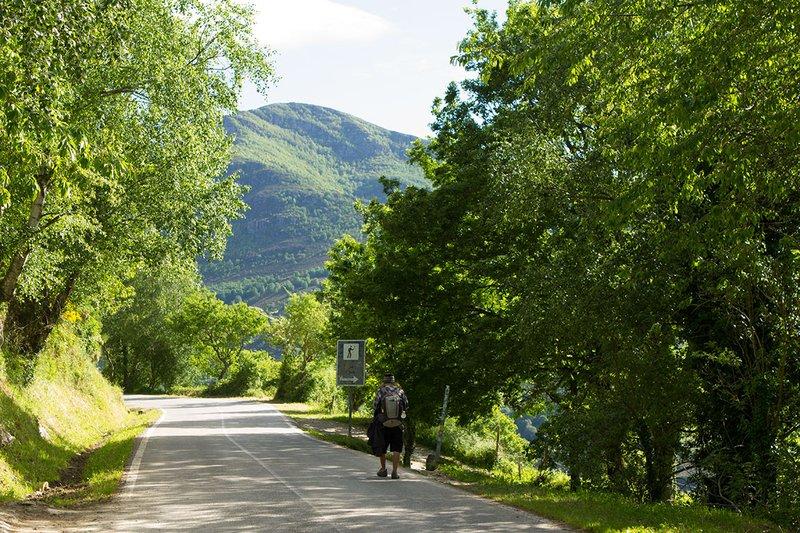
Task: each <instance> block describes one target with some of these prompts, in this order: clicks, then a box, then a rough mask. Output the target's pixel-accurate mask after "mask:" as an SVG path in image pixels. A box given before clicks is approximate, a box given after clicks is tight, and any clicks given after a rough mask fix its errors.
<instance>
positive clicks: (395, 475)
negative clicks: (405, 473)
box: [392, 472, 400, 479]
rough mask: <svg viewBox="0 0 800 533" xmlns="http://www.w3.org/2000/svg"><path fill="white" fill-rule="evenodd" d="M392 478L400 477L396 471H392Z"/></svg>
mask: <svg viewBox="0 0 800 533" xmlns="http://www.w3.org/2000/svg"><path fill="white" fill-rule="evenodd" d="M392 479H400V474H398V473H397V472H392Z"/></svg>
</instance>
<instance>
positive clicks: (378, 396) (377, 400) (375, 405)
mask: <svg viewBox="0 0 800 533" xmlns="http://www.w3.org/2000/svg"><path fill="white" fill-rule="evenodd" d="M380 403H381V389H378V391H377V392H376V393H375V399H374V400H372V412H373V414H374V413H377V412H378V405H379V404H380Z"/></svg>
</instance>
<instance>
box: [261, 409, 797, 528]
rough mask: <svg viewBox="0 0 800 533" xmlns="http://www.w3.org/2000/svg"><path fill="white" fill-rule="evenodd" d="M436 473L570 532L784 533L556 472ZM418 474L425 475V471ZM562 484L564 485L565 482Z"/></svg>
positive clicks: (308, 415) (342, 418) (294, 412)
mask: <svg viewBox="0 0 800 533" xmlns="http://www.w3.org/2000/svg"><path fill="white" fill-rule="evenodd" d="M276 406H277V407H278V408H279V409H280V410H281V412H283V413H284V414H286V415H287V416H289V417H291V418H293V419H296V420H298V421H303V420H308V419H316V420H334V421H337V422H343V423H347V415H342V414H330V413H328V412H327V410H325V409H319V408H315V407H313V406H308V405H306V404H278V403H276ZM357 420H358V423H360V424H363V425H368V424H369V418H368V417H364V416H361V415H359V416H358V417H357V416H356V415H355V414H354V416H353V424H354V425H356V421H357ZM304 431H306V433H308V434H309V435H311V436H313V437H315V438H318V439H320V440H324V441H327V442H332V443H334V444H338V445H340V446H345V447H347V448H351V449H354V450H357V451H360V452H364V453H368V454H369V453H370V449H369V445H368V444H367V442H366V441H365V440H364V439H362V438H357V437H348V436H347V435H339V434H335V433H327V432H324V431H318V430H315V429H311V428H306V429H304ZM438 473H439V474H441V475H437V476H432V477H435V478H436V479H440V480H441V479H442V478H443V477H444V479H445V480H446V481H448V482H450V483H451V484H452V485H454V486H456V487H459V488H461V489H464V490H468V491H470V492H472V493H474V494H477V495H479V496H482V497H485V498H489V499H492V500H495V501H498V502H500V503H504V504H507V505H511V506H513V507H517V508H519V509H524V510H526V511H531V512H533V513H535V514H537V515H539V516H542V517H545V518H549V519H551V520H555V521H558V522H561V523H564V524H567V525H568V526H570V527H573V528H577V529H581V530H584V531H591V532H597V533H697V532H702V533H766V532H776V533H778V532H782V531H786V530H785V529H781V528H780V527H779V526H777V525H775V524H773V523H772V522H769V521H766V520H762V519H757V518H751V517H748V516H745V515H741V514H737V513H734V512H731V511H727V510H720V509H710V508H708V507H704V506H702V505H693V504H668V503H664V504H647V503H638V502H636V501H633V500H631V499H628V498H625V497H623V496H620V495H615V494H607V493H602V492H591V491H580V492H569V491H568V490H566V489H565V487H566V486H567V483H566V482H565V478H566V476H565V475H564V474H561V473H554V474H549V475H545V476H541V477H538V479H537V477H536V476H534V479H531V476H527V475H526V476H523V481H520V480H518V479H515V477H514V476H509V475H506V474H503V473H501V472H497V471H495V472H491V471H489V470H485V469H482V468H476V467H473V466H469V465H465V464H463V463H460V462H457V461H453V460H451V459H447V458H445V459H444V460H443V461H442V463H441V464H440V466H439V469H438ZM423 474H426V475H429V474H427V473H425V472H423ZM567 481H568V480H567Z"/></svg>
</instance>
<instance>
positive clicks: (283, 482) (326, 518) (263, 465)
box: [217, 409, 344, 532]
mask: <svg viewBox="0 0 800 533" xmlns="http://www.w3.org/2000/svg"><path fill="white" fill-rule="evenodd" d="M217 411H218V412H219V418H220V423H221V424H222V432H223V433H224V434H225V437H227V439H228V440H229V441H231V443H233V445H234V446H236V447H237V448H239V449H240V450H241V451H243V452H244V453H245V454H247V455H248V456H249V457H250V458H251V459H252V460H253V461H255V462H256V463H258V465H259V466H261V468H263V469H264V470H266V472H267V473H268V474H269V475H270V476H272V477H273V478H274V479H275V480H277V481H278V482H279V483H280V484H281V485H283V486H284V487H286V488H287V489H289V490H290V491H291V492H292V494H294V495H295V496H297V497H298V498H299V499H300V501H302V502H303V503H305V504H306V505H308V507H309V508H310V509H311V511H312V512H313V513H314V514H316V515H317V516H318V517H319V518H320V520H322V521H323V522H326V523H328V524H329V525H330V526H331V528H333V530H334V531H340V532H341V531H344V530H343V529H341V528H340V527H339V525H338V524H336V523H335V522H334V520H333V518H331V517H330V516H327V515H322V514H319V512H318V511H317V509H316V507H315V506H314V504H313V503H312V502H310V501H309V500H308V499H306V498H305V497H304V496H303V494H302V493H301V492H300V491H298V490H297V489H295V488H294V487H293V486H292V485H290V484H289V483H288V482H287V481H286V480H285V479H283V478H282V477H281V476H279V475H278V474H276V473H275V471H274V470H273V469H271V468H270V467H269V466H268V465H267V464H266V463H265V462H264V461H262V460H261V459H259V458H258V457H256V456H255V455H253V454H252V453H250V450H248V449H247V448H245V447H244V446H242V445H241V444H239V443H238V442H236V439H234V438H233V437H232V436H231V435H230V434H228V429H227V428H226V427H225V413H223V412H222V411H221V410H219V409H218V410H217ZM294 429H297V428H294ZM297 431H298V433H300V434H301V435H305V433H304V432H303V431H300V430H297Z"/></svg>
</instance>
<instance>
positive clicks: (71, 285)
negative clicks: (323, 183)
mask: <svg viewBox="0 0 800 533" xmlns="http://www.w3.org/2000/svg"><path fill="white" fill-rule="evenodd" d="M249 24H250V14H249V11H248V10H246V9H243V8H240V7H238V6H236V5H235V4H233V3H231V2H228V1H219V2H214V3H207V2H192V1H190V2H184V1H180V2H178V1H172V0H137V1H134V2H113V1H112V2H105V1H103V2H100V1H95V0H70V1H68V2H50V1H45V2H37V3H36V4H35V5H31V4H29V3H27V2H21V1H20V2H13V1H12V2H10V3H7V5H4V10H3V11H2V14H0V37H2V39H0V44H1V45H2V49H3V53H2V54H1V55H0V59H2V60H3V64H2V65H0V71H2V72H4V73H6V76H4V77H3V81H2V86H3V87H2V89H0V94H2V95H3V96H4V98H5V102H7V104H8V105H4V108H3V120H4V126H5V128H4V132H3V134H0V143H2V145H0V154H2V155H0V158H1V160H0V164H2V167H3V169H4V172H3V174H2V175H3V176H4V177H3V181H4V182H5V183H7V184H8V185H5V186H3V191H4V192H3V195H4V196H3V197H4V198H6V201H5V202H4V206H5V207H4V208H3V209H2V211H0V217H2V219H1V220H0V223H2V225H3V227H4V229H6V231H4V232H3V235H2V236H1V237H0V269H1V270H2V272H3V275H2V293H0V300H2V301H3V302H6V303H7V305H8V311H7V313H6V316H5V321H4V326H3V329H4V335H5V337H6V339H7V340H9V341H11V343H12V344H13V345H15V346H16V348H17V349H18V350H19V351H21V352H22V353H23V354H27V356H28V357H29V358H31V357H33V356H34V355H35V354H36V353H37V352H38V351H39V350H40V349H41V346H42V345H43V343H44V342H45V340H46V338H47V335H48V334H49V332H50V330H51V329H52V327H53V325H54V324H55V323H56V322H57V321H58V319H59V317H60V315H61V313H62V311H63V309H64V307H65V304H66V302H67V301H68V300H70V299H71V298H74V297H80V294H81V293H84V294H87V293H91V292H93V290H94V289H96V288H97V286H98V281H99V280H101V279H102V278H105V277H107V276H108V275H109V274H112V275H114V274H120V273H121V272H124V270H125V269H126V268H128V266H127V265H130V264H132V263H136V262H139V261H158V260H159V258H161V257H163V256H164V255H165V254H167V253H170V254H174V255H176V256H181V257H191V258H193V257H195V256H196V255H198V254H200V253H203V252H204V251H210V253H211V254H212V255H218V254H219V253H220V252H221V250H222V248H223V247H224V240H225V237H226V236H227V234H228V233H229V232H230V227H229V221H230V219H231V218H233V217H236V216H238V214H239V213H241V211H242V208H243V204H242V203H241V199H240V197H241V194H242V190H241V188H240V187H239V186H238V185H236V184H235V181H234V179H233V178H231V177H227V178H225V177H222V176H223V174H224V171H225V168H226V165H227V161H228V153H227V151H228V146H229V140H228V139H226V137H225V134H224V130H223V128H222V123H221V117H222V113H224V112H226V111H231V110H234V109H235V105H236V96H237V94H238V92H239V89H240V87H241V84H242V81H243V79H244V77H245V76H250V77H253V78H254V79H256V81H257V82H264V81H266V80H267V79H268V78H269V75H270V67H269V64H268V62H267V60H266V56H265V54H264V52H263V50H261V49H260V48H259V47H258V46H257V45H255V41H254V40H253V39H252V37H251V35H250V30H249ZM98 43H101V45H98Z"/></svg>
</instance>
